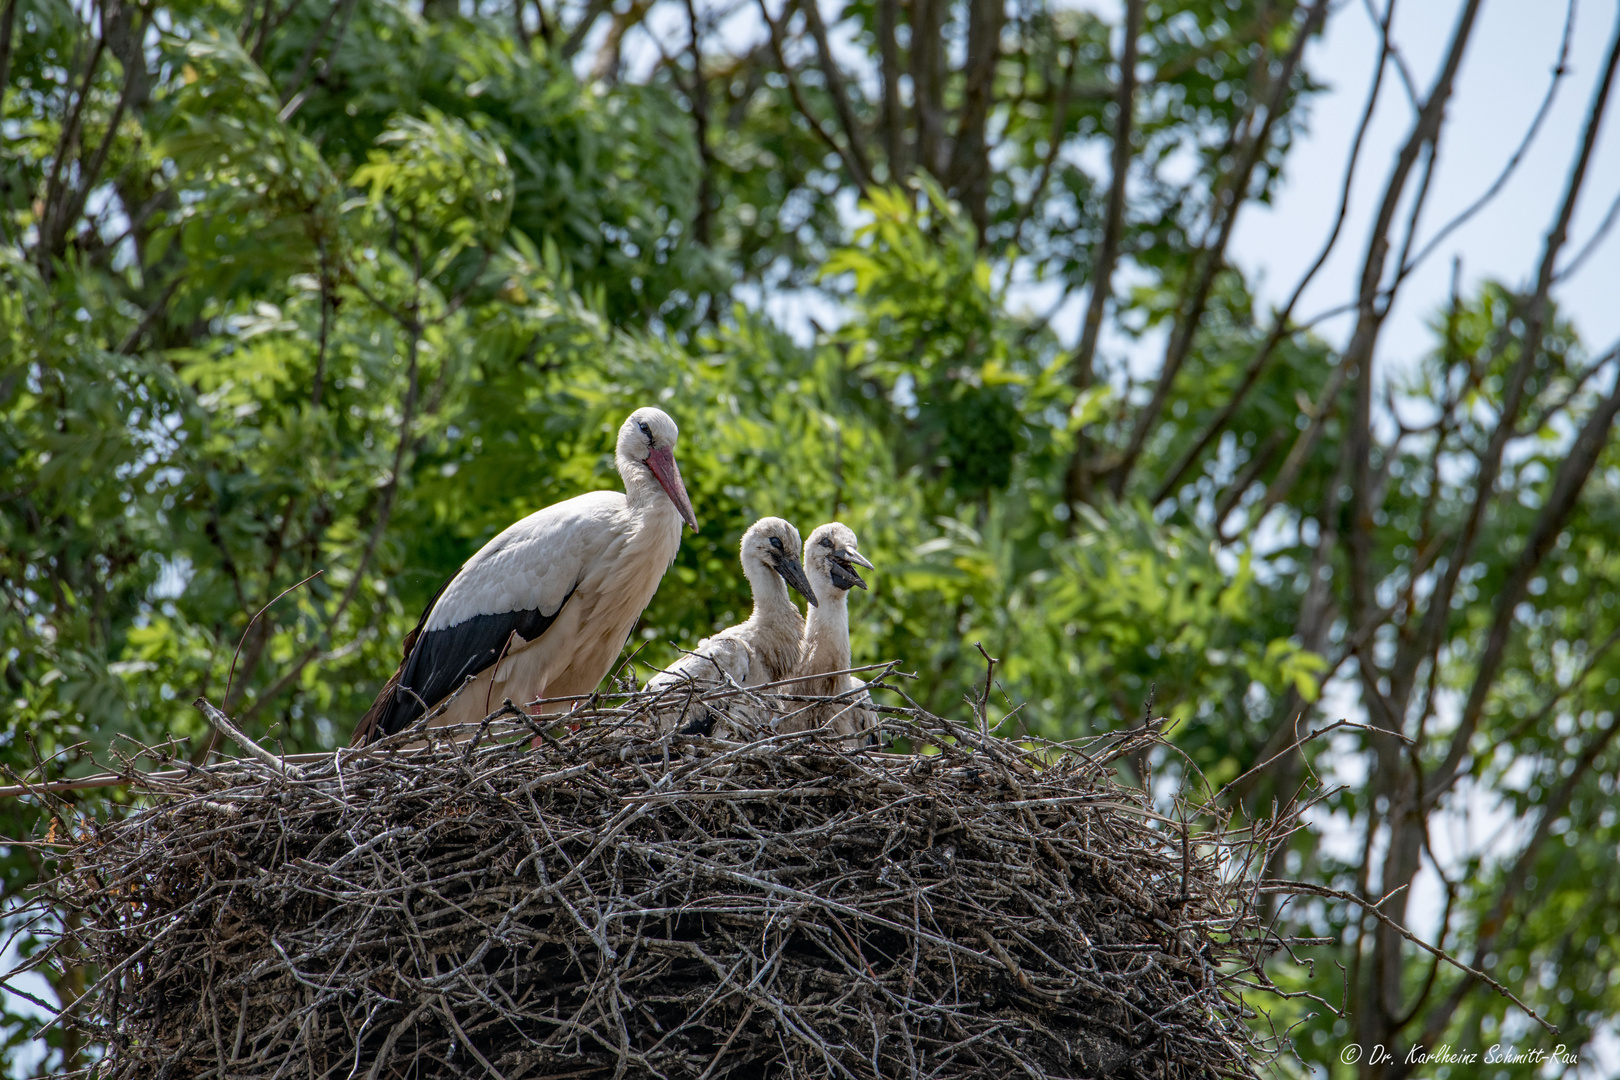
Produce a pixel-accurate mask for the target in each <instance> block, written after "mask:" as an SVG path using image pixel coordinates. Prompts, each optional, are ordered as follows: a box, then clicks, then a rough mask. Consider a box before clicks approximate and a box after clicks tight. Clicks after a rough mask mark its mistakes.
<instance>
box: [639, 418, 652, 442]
mask: <svg viewBox="0 0 1620 1080" xmlns="http://www.w3.org/2000/svg"><path fill="white" fill-rule="evenodd" d="M636 426H637V427H638V428H640V429H641V433H642V434H643V435H645V436H647V438H649V439H650V438H652V428H650V427H648V426H647V421H645V420H637V421H636Z"/></svg>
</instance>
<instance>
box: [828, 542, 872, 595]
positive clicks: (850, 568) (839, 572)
mask: <svg viewBox="0 0 1620 1080" xmlns="http://www.w3.org/2000/svg"><path fill="white" fill-rule="evenodd" d="M828 562H829V563H830V564H831V565H829V566H828V568H827V569H828V573H829V576H830V577H831V578H832V583H833V584H834V585H835V586H837V587H838V588H840V589H846V590H847V589H864V588H866V582H865V581H864V580H862V578H861V575H860V573H859V572H858V571H857V570H856V569H855V564H857V563H858V564H860V565H861V566H864V567H866V568H867V569H868V570H870V569H872V568H873V567H872V564H871V563H869V562H867V561H866V560H865V559H863V558H861V555H860V553H859V552H856V551H844V550H843V549H839V550H838V551H835V552H833V557H832V558H831V559H830V560H828Z"/></svg>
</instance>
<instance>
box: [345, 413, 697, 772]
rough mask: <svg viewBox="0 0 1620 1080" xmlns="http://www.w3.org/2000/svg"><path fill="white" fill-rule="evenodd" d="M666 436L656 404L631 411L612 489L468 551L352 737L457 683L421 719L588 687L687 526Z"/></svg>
mask: <svg viewBox="0 0 1620 1080" xmlns="http://www.w3.org/2000/svg"><path fill="white" fill-rule="evenodd" d="M679 435H680V430H679V429H678V428H676V426H675V421H673V420H671V419H670V418H669V417H668V416H667V415H666V414H665V413H663V412H662V411H660V410H658V409H653V408H644V409H637V410H636V411H635V412H633V413H631V414H630V418H629V419H628V420H626V421H625V422H624V424H623V426H621V427H620V428H619V441H618V445H617V447H616V449H615V453H614V463H615V464H616V465H617V466H618V469H619V475H620V476H621V477H622V478H623V479H624V494H622V495H621V494H619V493H618V492H616V491H593V492H591V493H589V494H587V495H581V496H579V497H577V498H573V499H568V500H566V501H564V502H560V503H556V504H554V505H552V506H548V507H546V508H545V509H544V510H540V511H537V512H535V513H533V514H530V515H529V516H528V517H526V518H524V519H523V520H522V521H519V522H517V523H516V524H514V525H511V526H508V527H507V528H506V529H505V530H504V531H502V532H501V533H500V535H498V536H496V537H495V539H493V540H491V541H490V542H489V543H487V544H485V545H484V546H483V547H482V548H480V549H479V550H478V552H477V554H475V555H474V556H473V557H472V558H470V559H468V560H467V562H466V564H465V565H463V566H462V568H461V569H460V571H458V572H457V573H456V575H455V577H453V578H451V579H450V581H449V583H448V584H447V585H445V586H444V588H442V589H440V590H439V594H438V595H437V596H435V597H434V598H433V600H432V601H431V602H430V603H429V604H428V608H427V610H426V611H425V612H423V613H422V620H421V622H419V623H418V624H417V627H416V629H415V630H413V631H411V633H410V634H408V635H406V638H405V643H404V649H403V653H404V661H403V662H402V663H401V664H400V666H399V670H398V671H396V672H395V673H394V676H393V678H391V679H389V680H388V684H387V685H386V686H384V687H383V689H382V693H380V694H378V695H377V700H376V702H375V703H374V704H373V705H372V706H371V709H370V710H369V711H368V712H367V713H366V715H365V716H364V717H363V718H362V719H361V721H360V724H359V726H358V727H357V728H356V729H355V733H354V740H353V744H354V745H356V746H360V745H363V744H365V743H367V742H370V741H373V740H375V739H378V738H381V737H383V736H385V735H392V734H394V733H395V732H397V731H401V730H403V729H404V728H405V727H407V726H408V725H410V724H411V723H413V722H415V721H416V719H417V718H418V717H420V716H421V715H422V714H423V713H424V712H426V711H427V710H428V709H430V708H432V707H434V706H435V705H437V704H439V703H440V702H441V701H443V699H444V698H446V697H448V696H449V695H450V694H451V693H452V692H454V691H455V690H457V689H461V694H460V696H458V697H457V698H456V699H455V700H454V701H453V702H451V703H450V705H449V707H448V708H447V709H446V710H445V712H444V713H443V714H442V715H440V716H439V717H437V718H436V719H435V721H434V723H435V725H441V724H465V723H476V722H478V721H479V720H482V719H483V718H484V717H485V716H486V715H488V713H489V712H490V711H491V709H492V708H495V707H499V706H500V704H501V701H502V700H503V699H505V698H510V699H511V700H512V701H513V702H515V703H517V704H519V705H521V704H523V703H525V702H530V701H533V700H534V699H536V698H542V697H549V698H559V697H572V696H576V695H577V696H581V697H583V696H585V695H587V694H590V693H591V692H592V691H594V690H595V689H596V687H597V684H599V683H600V682H601V681H602V678H603V676H605V675H606V674H607V673H608V671H609V669H611V668H612V666H613V662H614V660H615V659H616V658H617V657H618V655H619V651H620V649H622V648H623V646H624V642H625V638H626V637H628V636H629V634H630V631H631V630H632V629H633V628H634V627H635V623H636V619H637V618H639V617H640V615H641V613H642V611H643V610H645V609H646V607H647V603H648V602H649V601H650V600H651V599H652V596H653V593H654V592H656V591H657V589H658V583H659V581H660V580H662V578H663V576H664V571H665V570H667V569H668V568H669V564H670V563H671V562H673V561H674V559H675V553H676V551H677V550H678V549H679V548H680V544H681V522H682V521H683V520H684V521H685V522H686V524H688V525H690V526H691V527H692V531H693V532H696V531H697V527H698V525H697V518H696V516H694V515H693V513H692V502H691V500H690V499H688V498H687V496H686V488H685V486H684V485H683V484H682V483H681V470H680V469H679V468H678V467H677V466H676V464H675V441H676V439H677V438H678V437H679ZM469 676H471V677H473V681H472V683H471V685H468V686H466V687H465V688H464V689H462V687H463V684H464V683H466V681H467V679H468V677H469ZM567 708H568V706H567V705H566V703H562V704H554V705H551V706H548V707H546V708H544V709H542V710H541V711H543V712H561V711H565V710H566V709H567Z"/></svg>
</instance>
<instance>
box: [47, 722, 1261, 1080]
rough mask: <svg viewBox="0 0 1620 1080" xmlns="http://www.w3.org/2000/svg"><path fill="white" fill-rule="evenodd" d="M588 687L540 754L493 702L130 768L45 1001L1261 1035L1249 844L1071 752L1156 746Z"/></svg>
mask: <svg viewBox="0 0 1620 1080" xmlns="http://www.w3.org/2000/svg"><path fill="white" fill-rule="evenodd" d="M607 700H609V701H612V704H611V705H610V704H607V703H605V702H602V701H599V702H595V703H593V704H592V705H591V706H589V707H587V708H584V709H580V710H577V711H575V712H574V713H571V714H569V715H568V717H567V720H568V724H567V725H566V726H564V727H558V728H552V729H549V730H547V731H546V733H545V737H544V738H543V739H541V740H538V741H539V743H540V745H539V746H538V748H536V749H530V739H529V737H528V736H529V735H531V734H533V733H534V732H533V725H531V724H528V723H527V722H525V721H519V724H518V726H514V725H513V724H511V723H510V719H511V714H510V712H508V713H506V715H505V716H504V717H503V718H501V719H500V720H497V721H493V722H490V721H486V723H485V725H483V730H482V732H481V738H480V739H479V741H478V742H477V744H476V745H474V746H469V744H468V743H467V742H462V743H459V744H456V743H452V742H449V741H448V740H440V741H437V742H434V743H432V744H431V745H426V746H423V745H422V741H423V738H424V736H423V734H422V733H421V732H416V733H407V734H405V735H403V736H397V737H395V738H394V739H393V740H391V741H390V742H389V743H386V744H383V745H382V746H380V747H368V748H366V749H363V750H353V751H340V752H337V753H335V754H332V755H330V756H328V757H326V758H324V759H322V760H321V761H319V762H315V763H310V762H308V761H307V760H306V762H305V764H304V766H303V770H302V773H301V775H290V774H289V773H287V772H285V771H283V770H281V769H279V768H276V767H273V766H271V765H267V764H265V763H263V762H260V761H257V760H251V761H237V762H231V763H229V764H228V765H226V766H220V767H215V768H211V769H210V770H206V771H200V772H198V773H196V774H194V775H192V776H191V777H189V778H182V777H171V778H168V779H159V780H154V781H151V782H149V783H148V784H147V785H146V790H145V795H146V805H145V806H144V808H142V809H139V810H137V811H135V812H133V813H132V814H130V815H129V816H128V817H127V818H125V819H124V820H121V821H116V822H112V823H101V824H96V823H87V824H86V825H85V826H84V827H83V828H82V829H81V830H80V831H79V834H78V835H77V836H76V837H75V838H73V840H72V841H71V843H70V844H69V846H68V848H67V849H66V850H65V851H62V852H59V853H58V855H59V857H60V860H61V861H60V864H59V865H60V867H61V872H60V874H59V876H58V878H57V879H56V880H55V882H54V883H53V884H52V886H51V888H50V893H49V896H48V897H45V898H42V902H46V901H48V902H49V903H52V904H55V905H57V906H58V908H59V909H61V908H66V909H67V910H68V911H69V912H71V913H72V915H73V917H71V918H68V919H65V920H63V923H62V925H65V926H67V927H69V928H70V929H68V930H67V931H65V933H66V934H67V935H68V937H67V938H66V939H64V941H63V942H61V943H60V944H61V945H63V946H65V947H71V948H72V949H76V950H78V953H77V955H79V956H81V957H88V958H90V959H91V961H92V964H93V966H92V971H93V972H99V973H101V974H100V978H99V981H98V982H96V983H95V985H94V986H93V988H92V989H91V991H90V992H89V994H88V996H87V997H86V998H85V999H84V1001H83V1002H81V1003H80V1006H79V1007H78V1008H77V1009H75V1010H74V1011H73V1013H72V1014H71V1015H70V1017H69V1018H68V1019H67V1020H66V1021H64V1022H71V1023H74V1024H77V1025H78V1026H80V1027H81V1028H83V1029H85V1031H86V1033H87V1034H88V1035H89V1036H90V1037H92V1038H94V1039H95V1040H96V1041H97V1042H100V1043H101V1044H103V1045H104V1046H105V1047H106V1057H105V1059H104V1060H103V1061H102V1062H101V1063H99V1064H98V1065H97V1066H95V1067H94V1069H95V1072H96V1074H97V1075H99V1076H104V1077H108V1078H115V1077H116V1078H135V1077H142V1078H145V1077H174V1078H188V1080H202V1078H210V1077H212V1078H225V1077H232V1078H236V1077H263V1078H266V1080H268V1078H270V1077H281V1078H287V1080H293V1078H308V1080H314V1078H318V1077H339V1078H341V1077H356V1078H358V1077H368V1078H371V1080H381V1078H405V1077H433V1076H470V1077H480V1076H488V1077H500V1078H503V1080H519V1078H520V1077H529V1078H538V1077H553V1078H557V1077H563V1076H579V1077H591V1076H602V1077H608V1076H612V1077H622V1076H638V1077H640V1076H647V1077H693V1078H720V1077H765V1076H771V1077H844V1078H854V1077H860V1078H868V1077H875V1076H881V1077H924V1076H927V1077H943V1078H949V1077H969V1076H971V1077H986V1076H992V1077H993V1076H1029V1077H1036V1078H1044V1077H1078V1076H1102V1075H1108V1076H1121V1077H1149V1076H1151V1077H1162V1078H1178V1077H1214V1076H1217V1075H1222V1076H1231V1075H1248V1074H1250V1073H1252V1071H1253V1069H1254V1067H1255V1065H1256V1064H1257V1062H1259V1061H1260V1060H1262V1059H1263V1058H1264V1057H1265V1056H1266V1055H1267V1053H1268V1052H1269V1050H1270V1048H1271V1047H1270V1043H1269V1042H1268V1041H1266V1040H1262V1039H1260V1038H1259V1037H1257V1036H1256V1035H1255V1034H1254V1030H1255V1029H1254V1028H1253V1027H1252V1026H1251V1024H1250V1023H1249V1019H1251V1018H1252V1015H1251V1014H1248V1013H1246V1010H1245V1007H1244V1005H1243V1003H1242V1001H1241V999H1240V998H1239V996H1238V993H1237V987H1238V982H1237V981H1238V980H1239V979H1243V980H1249V981H1251V982H1252V980H1254V979H1255V978H1257V977H1258V978H1259V979H1261V980H1262V981H1263V979H1264V976H1263V975H1261V974H1260V964H1261V962H1262V961H1263V959H1264V957H1265V955H1266V954H1267V951H1268V949H1269V948H1271V947H1272V946H1273V945H1275V941H1273V942H1272V943H1271V944H1267V942H1266V938H1265V934H1264V932H1263V930H1262V928H1261V926H1260V925H1259V923H1258V920H1257V914H1256V912H1257V910H1258V909H1257V906H1256V905H1255V904H1254V903H1253V898H1254V895H1255V894H1254V887H1255V884H1256V883H1255V881H1254V880H1253V878H1252V875H1250V874H1247V873H1245V872H1244V870H1243V868H1244V867H1259V866H1263V865H1264V864H1265V858H1264V852H1263V850H1260V849H1262V848H1264V847H1265V845H1266V844H1267V843H1268V841H1267V839H1266V838H1265V837H1263V836H1256V835H1255V834H1254V833H1253V832H1252V831H1249V832H1244V833H1236V832H1226V831H1223V830H1221V829H1218V828H1216V827H1214V826H1209V825H1208V823H1209V822H1210V821H1212V820H1214V819H1213V818H1212V817H1210V816H1204V817H1200V816H1199V813H1198V809H1199V808H1196V807H1192V808H1188V807H1180V808H1177V809H1175V810H1174V811H1173V813H1174V814H1175V815H1176V816H1175V817H1174V818H1172V817H1168V816H1166V815H1165V814H1164V813H1163V809H1164V803H1163V800H1162V799H1161V800H1160V801H1159V803H1157V804H1155V803H1154V802H1153V801H1151V800H1150V799H1148V798H1147V797H1145V796H1144V795H1143V794H1142V793H1141V792H1140V791H1138V790H1136V789H1133V788H1126V787H1123V786H1120V785H1118V784H1116V783H1115V782H1114V781H1113V780H1112V779H1111V775H1112V774H1111V772H1110V771H1109V770H1108V769H1107V767H1106V766H1105V765H1103V764H1101V763H1102V762H1105V761H1107V760H1110V759H1113V758H1115V757H1117V756H1118V752H1119V751H1121V750H1124V749H1127V748H1126V747H1124V746H1122V745H1121V744H1122V742H1125V741H1141V740H1151V739H1152V738H1153V736H1151V735H1144V734H1143V733H1142V732H1140V731H1137V732H1134V733H1126V734H1122V735H1120V736H1116V737H1112V738H1110V739H1109V740H1106V741H1104V742H1103V744H1102V745H1096V744H1093V745H1090V746H1087V747H1085V748H1083V749H1073V748H1056V747H1051V746H1032V745H1031V744H1022V745H1019V744H1013V743H1009V742H1005V741H999V740H990V741H989V744H986V743H985V742H984V736H983V735H982V734H981V732H980V731H978V730H975V729H972V728H959V727H955V726H952V725H950V724H948V723H947V722H945V721H943V720H940V719H938V718H936V717H932V716H930V715H928V714H926V713H923V712H921V711H920V710H909V709H908V710H897V709H885V710H883V713H884V719H883V728H884V736H885V737H886V738H887V739H890V740H898V741H897V743H896V745H898V746H900V747H903V748H907V749H909V750H914V751H917V752H914V753H912V752H908V753H894V752H885V751H879V750H876V749H873V748H862V749H858V750H857V749H851V748H849V747H847V746H841V745H838V744H837V743H836V742H834V741H832V740H829V739H827V738H824V737H823V736H822V735H820V734H819V733H817V732H807V733H801V734H797V735H791V736H788V735H774V736H771V735H766V736H765V737H763V738H761V739H759V740H757V741H754V742H748V743H728V742H723V741H720V740H718V739H708V738H700V737H691V736H682V735H668V736H663V737H659V736H656V735H654V734H653V733H652V731H653V728H652V725H651V724H649V723H647V722H646V718H647V716H648V710H650V709H653V708H655V707H658V706H659V705H660V704H664V705H665V707H667V704H666V703H660V702H656V701H654V700H653V698H652V696H651V695H647V694H632V695H622V696H620V697H619V698H618V699H607ZM709 707H711V708H723V707H724V702H723V701H716V702H711V703H710V705H709ZM412 740H414V742H413V741H412ZM990 744H993V748H992V746H991V745H990ZM975 745H979V746H980V748H979V749H975ZM1143 748H1144V747H1140V746H1139V747H1133V748H1129V752H1132V753H1139V752H1141V750H1142V749H1143ZM923 751H926V752H923ZM1185 820H1192V821H1199V820H1202V821H1204V822H1205V823H1206V826H1207V827H1206V829H1205V831H1199V830H1198V828H1197V826H1193V827H1192V829H1191V832H1190V834H1189V833H1188V831H1187V829H1188V827H1187V826H1186V825H1183V824H1182V822H1183V821H1185ZM1287 828H1288V823H1286V822H1282V823H1277V824H1276V825H1274V826H1273V832H1274V833H1276V834H1277V835H1279V836H1280V835H1281V833H1282V832H1286V829H1287ZM1268 835H1270V834H1268Z"/></svg>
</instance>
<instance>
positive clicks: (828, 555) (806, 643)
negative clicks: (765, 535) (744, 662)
mask: <svg viewBox="0 0 1620 1080" xmlns="http://www.w3.org/2000/svg"><path fill="white" fill-rule="evenodd" d="M857 566H864V567H866V568H867V569H868V570H870V569H872V564H871V563H870V562H868V561H867V560H866V557H865V556H863V555H862V554H861V553H860V552H859V551H858V550H856V539H855V531H854V530H853V529H851V528H850V527H849V526H848V525H845V524H844V523H842V522H839V521H832V522H828V523H827V524H825V525H822V526H820V527H819V528H817V529H816V531H815V532H813V533H811V534H810V539H808V540H806V541H805V543H804V569H805V574H806V576H808V577H809V578H810V587H811V588H812V589H814V590H815V591H816V599H817V600H818V601H819V603H818V604H817V605H816V607H815V608H814V609H813V610H812V611H811V612H810V617H809V618H808V619H806V620H805V623H804V636H803V637H802V638H801V639H800V642H799V662H798V663H797V664H796V665H794V668H793V677H794V678H795V679H797V680H799V681H796V682H794V683H792V684H791V685H789V686H787V687H785V688H784V689H785V690H786V692H787V693H789V694H804V695H820V696H825V697H833V696H836V695H839V694H843V693H845V692H847V691H850V690H858V689H860V688H861V687H863V686H864V685H865V684H864V683H863V682H861V680H859V679H857V678H855V677H854V676H853V675H849V674H840V673H841V672H845V671H846V669H848V667H849V666H850V649H849V590H850V589H854V588H860V589H864V588H866V582H865V581H864V580H862V578H861V575H860V572H859V571H857V570H856V569H855V568H856V567H857ZM805 676H813V677H812V678H805ZM859 701H860V698H853V699H852V700H851V701H849V702H845V703H840V704H837V705H819V704H818V705H808V706H805V707H802V708H800V709H798V710H797V711H795V712H792V713H790V714H789V715H788V716H786V717H784V718H783V719H782V721H781V723H780V725H779V726H778V730H779V731H808V730H809V729H811V728H816V727H822V726H829V727H830V728H831V730H832V731H833V732H834V733H835V734H838V735H850V734H853V733H854V732H857V731H862V730H865V729H867V728H869V727H870V726H871V724H872V720H873V716H872V714H871V713H870V712H868V711H867V710H865V709H863V708H861V707H860V705H859Z"/></svg>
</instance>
